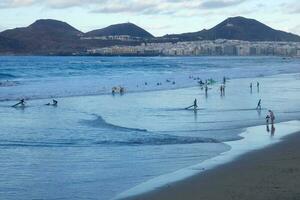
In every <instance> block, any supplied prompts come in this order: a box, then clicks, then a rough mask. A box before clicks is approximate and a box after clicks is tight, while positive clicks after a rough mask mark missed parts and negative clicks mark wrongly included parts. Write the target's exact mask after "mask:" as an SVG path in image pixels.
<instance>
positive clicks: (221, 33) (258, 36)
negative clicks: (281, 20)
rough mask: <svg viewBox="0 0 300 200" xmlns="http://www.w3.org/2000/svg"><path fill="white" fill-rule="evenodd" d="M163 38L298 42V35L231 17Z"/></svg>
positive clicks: (299, 40) (246, 19)
mask: <svg viewBox="0 0 300 200" xmlns="http://www.w3.org/2000/svg"><path fill="white" fill-rule="evenodd" d="M164 38H178V39H179V40H199V39H201V40H215V39H230V40H245V41H295V42H300V36H298V35H295V34H292V33H287V32H284V31H279V30H275V29H272V28H271V27H269V26H267V25H265V24H263V23H261V22H259V21H257V20H254V19H248V18H244V17H231V18H228V19H226V20H225V21H223V22H221V23H220V24H218V25H216V26H215V27H213V28H211V29H209V30H205V29H204V30H202V31H198V32H194V33H183V34H177V35H176V34H174V35H166V36H164Z"/></svg>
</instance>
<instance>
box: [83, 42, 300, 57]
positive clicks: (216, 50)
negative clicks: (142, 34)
mask: <svg viewBox="0 0 300 200" xmlns="http://www.w3.org/2000/svg"><path fill="white" fill-rule="evenodd" d="M87 54H89V55H105V56H116V55H133V56H147V55H148V56H285V57H300V42H273V41H258V42H249V41H241V40H226V39H217V40H203V41H185V42H175V43H172V42H165V43H156V42H149V43H142V44H141V45H138V46H122V45H116V46H111V47H104V48H91V49H88V50H87Z"/></svg>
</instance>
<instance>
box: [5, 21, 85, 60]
mask: <svg viewBox="0 0 300 200" xmlns="http://www.w3.org/2000/svg"><path fill="white" fill-rule="evenodd" d="M80 35H82V32H80V31H78V30H77V29H75V28H73V27H72V26H70V25H69V24H67V23H65V22H61V21H57V20H50V19H47V20H38V21H36V22H34V23H33V24H31V25H30V26H28V27H24V28H15V29H11V30H6V31H3V32H1V33H0V37H2V38H6V39H7V40H12V41H16V42H18V43H20V44H22V45H23V48H22V49H21V50H20V49H19V50H18V51H17V48H18V47H17V46H16V47H15V49H16V51H17V52H19V51H21V52H24V53H28V54H31V53H47V54H49V53H63V52H69V51H74V50H76V49H77V48H79V47H80V44H78V42H77V41H78V40H79V38H80Z"/></svg>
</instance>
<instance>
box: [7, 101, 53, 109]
mask: <svg viewBox="0 0 300 200" xmlns="http://www.w3.org/2000/svg"><path fill="white" fill-rule="evenodd" d="M25 104H26V102H25V99H21V100H20V101H19V102H18V103H16V104H15V105H13V106H12V107H14V108H17V107H25ZM57 104H58V101H57V100H55V99H52V103H46V104H45V105H46V106H57Z"/></svg>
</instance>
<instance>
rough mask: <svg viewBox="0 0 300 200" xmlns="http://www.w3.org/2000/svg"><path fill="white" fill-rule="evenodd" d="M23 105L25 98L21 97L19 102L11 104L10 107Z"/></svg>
mask: <svg viewBox="0 0 300 200" xmlns="http://www.w3.org/2000/svg"><path fill="white" fill-rule="evenodd" d="M19 105H20V106H25V99H21V100H20V101H19V103H17V104H15V105H13V106H12V107H16V106H19Z"/></svg>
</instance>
